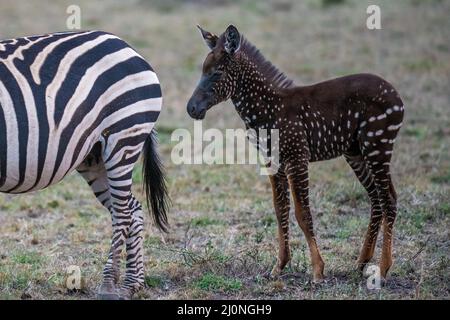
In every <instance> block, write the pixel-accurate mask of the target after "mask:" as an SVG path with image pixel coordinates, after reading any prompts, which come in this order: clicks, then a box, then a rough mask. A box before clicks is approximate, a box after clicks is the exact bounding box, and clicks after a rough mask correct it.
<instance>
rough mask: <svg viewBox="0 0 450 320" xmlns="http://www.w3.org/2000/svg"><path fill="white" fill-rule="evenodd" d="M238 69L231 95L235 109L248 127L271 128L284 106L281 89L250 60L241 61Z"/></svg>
mask: <svg viewBox="0 0 450 320" xmlns="http://www.w3.org/2000/svg"><path fill="white" fill-rule="evenodd" d="M240 70H241V73H240V74H239V76H238V78H239V80H238V81H236V88H235V90H234V94H233V95H232V97H231V100H232V101H233V104H234V106H235V108H236V111H237V112H238V113H239V115H240V117H241V118H242V120H243V121H244V122H245V125H246V126H247V127H248V128H252V129H268V128H273V127H274V125H275V124H276V122H277V120H278V115H279V113H280V112H281V111H282V109H283V108H284V105H283V98H282V95H281V92H280V91H281V90H280V89H278V88H277V87H276V86H274V85H273V84H271V83H270V81H269V80H268V79H267V78H266V77H265V76H264V74H263V73H261V72H260V71H259V70H258V68H257V67H256V66H255V65H254V64H253V63H252V62H251V61H248V60H244V61H242V65H241V68H240Z"/></svg>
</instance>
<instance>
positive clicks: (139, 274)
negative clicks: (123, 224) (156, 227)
mask: <svg viewBox="0 0 450 320" xmlns="http://www.w3.org/2000/svg"><path fill="white" fill-rule="evenodd" d="M129 207H130V210H131V212H132V213H131V214H132V220H131V225H130V228H129V232H128V238H127V240H126V251H127V262H126V271H125V279H124V282H123V284H122V286H121V288H120V298H122V299H131V297H132V296H133V294H134V293H136V292H137V291H139V290H140V289H142V288H143V287H144V259H143V253H144V250H143V237H142V231H143V228H144V217H143V214H142V206H141V204H140V203H139V201H138V200H136V199H135V197H134V196H133V195H131V199H130V202H129Z"/></svg>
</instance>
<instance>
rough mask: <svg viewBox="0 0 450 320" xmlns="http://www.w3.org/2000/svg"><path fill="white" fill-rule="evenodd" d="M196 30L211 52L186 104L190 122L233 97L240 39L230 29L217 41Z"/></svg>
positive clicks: (234, 28)
mask: <svg viewBox="0 0 450 320" xmlns="http://www.w3.org/2000/svg"><path fill="white" fill-rule="evenodd" d="M198 28H199V29H200V31H201V33H202V36H203V39H204V40H205V42H206V44H207V46H208V47H209V48H210V49H211V52H210V53H208V55H207V56H206V59H205V61H204V62H203V68H202V76H201V78H200V82H199V83H198V86H197V88H196V89H195V91H194V93H193V94H192V97H191V99H190V100H189V102H188V105H187V111H188V113H189V115H190V116H191V117H192V118H194V119H203V118H204V117H205V114H206V111H207V110H208V109H209V108H211V107H212V106H214V105H216V104H218V103H220V102H222V101H225V100H227V99H229V98H230V97H231V96H232V95H233V94H234V90H235V87H236V81H237V77H238V75H239V67H238V58H237V56H238V52H239V48H240V46H241V35H240V34H239V31H238V30H237V29H236V27H234V26H232V25H230V26H229V27H228V28H227V29H226V30H225V32H224V33H223V34H222V35H221V36H220V37H218V36H216V35H215V34H212V33H210V32H208V31H205V30H203V29H202V28H201V27H200V26H198Z"/></svg>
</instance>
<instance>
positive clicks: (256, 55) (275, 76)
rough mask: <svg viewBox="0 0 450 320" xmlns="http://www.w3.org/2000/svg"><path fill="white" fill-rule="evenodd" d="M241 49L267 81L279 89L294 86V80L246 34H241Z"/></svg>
mask: <svg viewBox="0 0 450 320" xmlns="http://www.w3.org/2000/svg"><path fill="white" fill-rule="evenodd" d="M241 37H242V39H241V47H240V51H241V52H242V53H244V54H245V55H246V56H247V57H248V59H249V60H250V61H251V62H253V63H254V64H255V65H256V66H257V68H258V70H259V71H260V72H261V73H262V74H263V75H264V77H266V79H267V81H269V83H271V84H272V86H273V87H275V88H277V89H286V88H290V87H293V86H294V81H292V80H291V79H289V78H288V77H287V76H286V75H285V74H284V73H283V72H281V71H280V70H278V68H277V67H275V66H274V65H273V64H272V63H271V62H270V61H269V60H267V59H266V58H264V56H263V55H262V53H261V52H260V51H259V49H258V48H256V47H255V46H254V45H253V44H252V43H251V42H250V41H248V40H247V39H246V38H245V37H244V36H241Z"/></svg>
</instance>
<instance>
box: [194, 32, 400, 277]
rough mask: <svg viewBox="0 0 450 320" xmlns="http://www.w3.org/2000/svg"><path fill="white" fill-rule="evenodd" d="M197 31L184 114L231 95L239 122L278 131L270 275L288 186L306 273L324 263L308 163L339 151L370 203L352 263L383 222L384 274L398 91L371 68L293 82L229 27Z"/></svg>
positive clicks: (286, 254)
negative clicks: (197, 63) (196, 74)
mask: <svg viewBox="0 0 450 320" xmlns="http://www.w3.org/2000/svg"><path fill="white" fill-rule="evenodd" d="M200 30H201V33H202V35H203V38H204V40H205V41H206V44H207V45H208V47H209V48H210V49H211V52H210V53H209V54H208V55H207V57H206V59H205V61H204V63H203V70H202V76H201V79H200V82H199V84H198V86H197V88H196V89H195V91H194V93H193V95H192V97H191V99H190V100H189V102H188V105H187V111H188V113H189V115H190V116H191V117H193V118H195V119H203V118H204V117H205V113H206V111H207V110H208V109H209V108H211V107H212V106H214V105H216V104H218V103H219V102H221V101H224V100H227V99H231V100H232V102H233V104H234V106H235V108H236V111H237V112H238V113H239V115H240V117H241V118H242V119H243V120H244V122H245V125H246V127H247V128H251V129H255V130H258V129H278V130H279V162H280V166H279V170H278V171H277V173H275V174H273V175H272V176H270V182H271V184H272V191H273V202H274V207H275V213H276V216H277V220H278V232H279V256H278V261H277V264H276V265H275V267H274V268H273V270H272V275H278V274H279V273H280V272H281V271H282V269H283V268H284V267H285V266H286V264H287V263H288V262H289V260H290V257H291V254H290V249H289V210H290V201H289V188H290V190H291V193H292V196H293V202H294V205H295V217H296V219H297V222H298V224H299V226H300V228H301V229H302V231H303V233H304V234H305V237H306V241H307V243H308V246H309V250H310V254H311V260H312V268H313V275H314V280H316V281H319V280H321V279H322V278H323V269H324V263H323V260H322V257H321V255H320V252H319V249H318V246H317V242H316V237H315V234H314V230H313V221H312V217H311V213H310V208H309V197H308V192H309V189H308V163H309V162H313V161H320V160H327V159H332V158H336V157H338V156H341V155H343V156H344V157H345V159H346V160H347V162H348V163H349V165H350V167H351V168H352V169H353V171H354V172H355V174H356V176H357V177H358V179H359V181H360V182H361V184H362V185H363V186H364V188H365V189H366V190H367V193H368V195H369V198H370V201H371V207H372V209H371V218H370V224H369V227H368V230H367V234H366V237H365V241H364V245H363V247H362V250H361V253H360V256H359V259H358V264H359V266H360V267H361V269H362V268H363V267H364V265H365V264H366V263H367V262H369V261H370V260H371V258H372V256H373V254H374V249H375V244H376V238H377V235H378V231H379V228H380V225H381V222H382V221H383V226H384V228H383V229H384V236H383V247H382V255H381V262H380V270H381V275H382V276H383V277H384V278H385V277H386V273H387V272H388V270H389V268H390V267H391V265H392V257H391V256H392V230H393V224H394V220H395V217H396V214H397V207H396V194H395V190H394V186H393V184H392V179H391V175H390V170H389V167H390V165H389V164H390V161H391V157H392V150H393V143H394V141H395V137H396V136H397V133H398V131H399V129H400V126H401V125H402V119H403V103H402V100H401V99H400V97H399V95H398V93H397V92H396V91H395V89H394V88H393V87H392V86H391V85H390V84H389V83H388V82H386V81H385V80H383V79H381V78H379V77H377V76H375V75H371V74H355V75H350V76H345V77H341V78H337V79H333V80H328V81H325V82H321V83H318V84H314V85H309V86H294V84H293V82H292V81H291V80H289V79H288V78H287V77H286V76H285V75H284V74H283V73H281V72H279V71H278V70H277V69H276V68H275V67H274V66H273V65H272V64H271V63H270V62H269V61H267V60H266V59H264V58H263V56H262V55H261V54H260V52H259V51H258V49H256V48H255V47H254V46H253V45H252V44H251V43H250V42H249V41H248V40H247V39H245V38H244V37H243V36H242V35H241V34H240V33H239V31H238V30H237V29H236V28H235V27H234V26H229V27H228V28H227V29H226V31H225V32H224V33H223V34H222V35H221V36H216V35H214V34H212V33H210V32H207V31H205V30H202V29H201V28H200Z"/></svg>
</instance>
